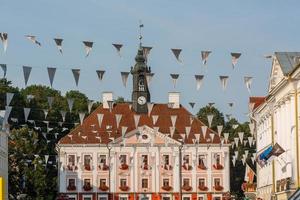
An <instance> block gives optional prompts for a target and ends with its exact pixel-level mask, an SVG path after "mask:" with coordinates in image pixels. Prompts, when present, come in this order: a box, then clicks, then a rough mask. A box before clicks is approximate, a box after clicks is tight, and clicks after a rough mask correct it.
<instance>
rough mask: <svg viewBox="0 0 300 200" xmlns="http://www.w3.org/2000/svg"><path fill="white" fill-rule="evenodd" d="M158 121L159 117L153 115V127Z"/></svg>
mask: <svg viewBox="0 0 300 200" xmlns="http://www.w3.org/2000/svg"><path fill="white" fill-rule="evenodd" d="M157 120H158V115H152V122H153V125H155V124H156V122H157Z"/></svg>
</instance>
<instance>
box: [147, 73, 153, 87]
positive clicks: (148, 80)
mask: <svg viewBox="0 0 300 200" xmlns="http://www.w3.org/2000/svg"><path fill="white" fill-rule="evenodd" d="M153 77H154V73H147V74H146V81H147V85H148V86H149V85H150V83H151V81H152V79H153Z"/></svg>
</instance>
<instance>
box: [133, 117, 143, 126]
mask: <svg viewBox="0 0 300 200" xmlns="http://www.w3.org/2000/svg"><path fill="white" fill-rule="evenodd" d="M140 117H141V116H140V115H134V116H133V118H134V124H135V128H137V127H138V125H139V121H140Z"/></svg>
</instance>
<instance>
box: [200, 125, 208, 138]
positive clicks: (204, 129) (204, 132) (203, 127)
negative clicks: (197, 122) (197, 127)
mask: <svg viewBox="0 0 300 200" xmlns="http://www.w3.org/2000/svg"><path fill="white" fill-rule="evenodd" d="M201 130H202V134H203V137H204V138H205V137H206V132H207V126H201Z"/></svg>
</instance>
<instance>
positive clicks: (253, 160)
mask: <svg viewBox="0 0 300 200" xmlns="http://www.w3.org/2000/svg"><path fill="white" fill-rule="evenodd" d="M251 161H252V163H253V165H254V162H255V157H253V156H252V157H251Z"/></svg>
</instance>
